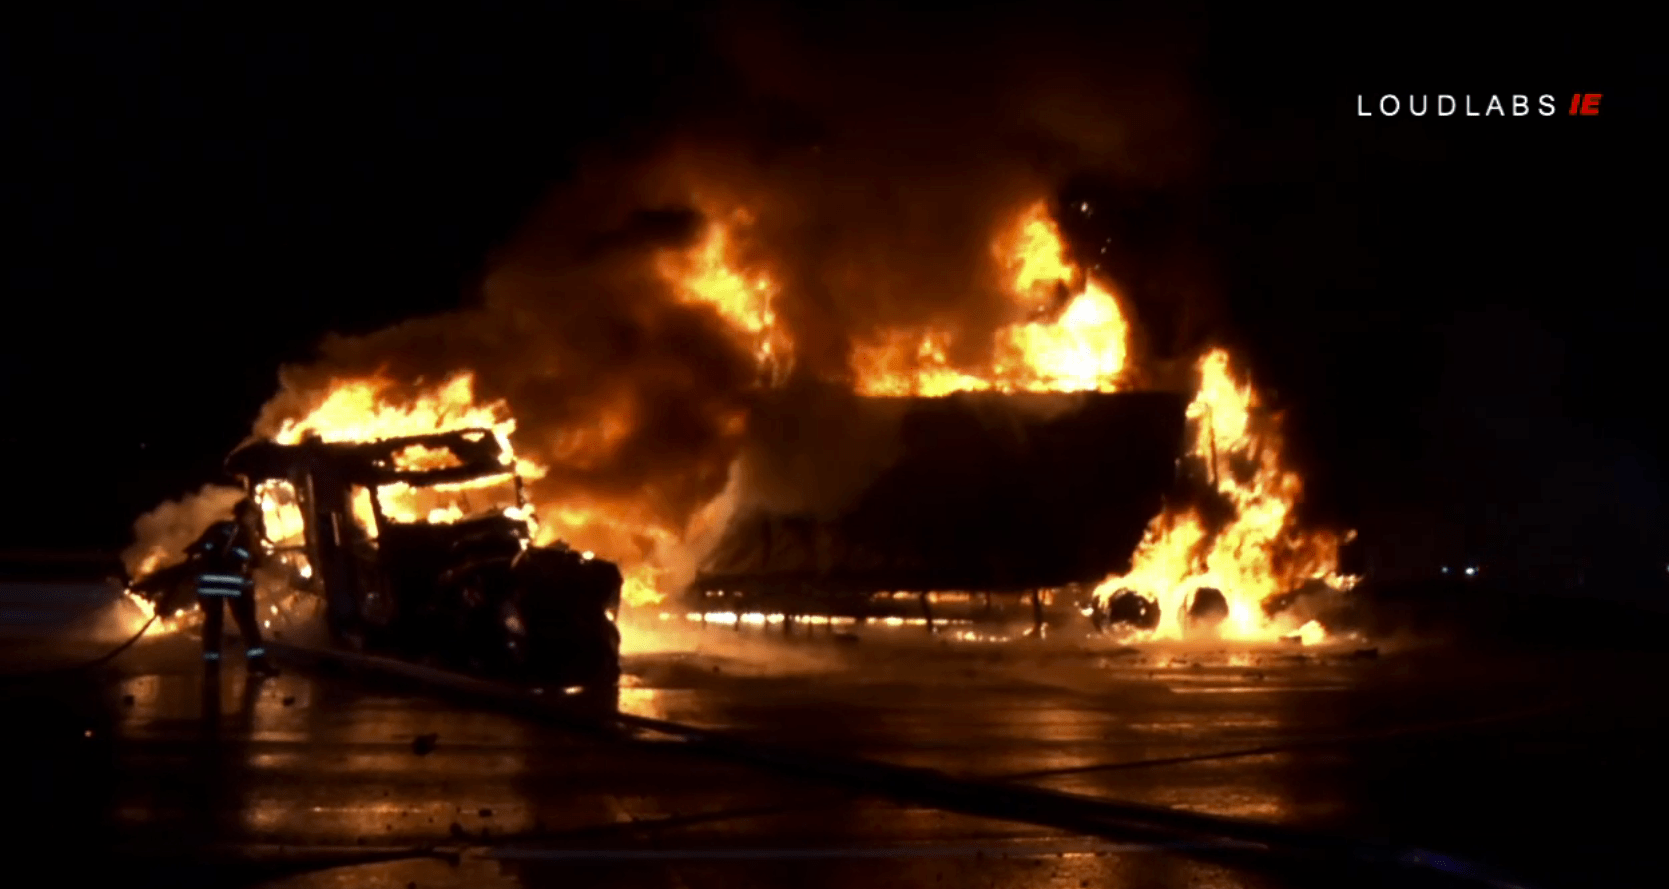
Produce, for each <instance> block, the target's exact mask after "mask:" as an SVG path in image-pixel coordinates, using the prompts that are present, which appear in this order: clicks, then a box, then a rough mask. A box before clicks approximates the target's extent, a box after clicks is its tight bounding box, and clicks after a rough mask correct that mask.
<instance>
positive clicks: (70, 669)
mask: <svg viewBox="0 0 1669 889" xmlns="http://www.w3.org/2000/svg"><path fill="white" fill-rule="evenodd" d="M156 619H157V615H154V614H153V615H151V617H150V619H149V620H147V621H145V624H144V626H141V627H140V628H139V632H137V633H134V634H133V636H132V637H131V638H129V639H128V640H127V641H126V642H123V643H122V644H120V645H118V646H116V647H115V648H112V649H110V650H109V651H107V652H105V653H104V654H101V655H99V656H98V657H96V658H93V659H92V660H90V661H86V662H83V663H79V664H71V665H70V666H67V667H53V668H51V669H47V670H19V671H16V672H10V673H0V679H33V678H35V677H39V676H59V675H67V674H70V673H80V672H81V671H83V670H91V669H93V668H94V667H98V666H102V665H104V664H106V663H109V662H110V661H112V660H115V659H116V657H117V656H119V655H120V654H121V653H122V652H124V651H127V650H128V649H129V648H132V647H133V643H135V642H138V641H139V640H140V639H141V638H143V637H144V635H145V631H146V630H149V629H150V628H151V624H154V623H156Z"/></svg>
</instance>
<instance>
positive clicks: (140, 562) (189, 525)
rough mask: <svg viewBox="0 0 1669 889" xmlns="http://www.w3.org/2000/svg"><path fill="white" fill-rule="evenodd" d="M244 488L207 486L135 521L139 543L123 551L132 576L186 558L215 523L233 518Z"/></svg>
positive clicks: (136, 539)
mask: <svg viewBox="0 0 1669 889" xmlns="http://www.w3.org/2000/svg"><path fill="white" fill-rule="evenodd" d="M242 497H243V491H241V490H239V489H237V488H226V487H220V486H218V485H204V486H203V487H202V489H201V490H199V491H198V492H197V493H195V494H188V495H186V496H184V497H181V498H180V499H178V500H170V501H168V502H167V503H164V504H162V505H161V506H158V507H157V508H156V509H153V510H151V511H150V512H148V513H145V514H144V515H142V516H140V517H139V519H138V520H137V521H135V522H134V523H133V533H134V539H135V541H136V542H135V543H134V545H133V546H130V547H128V548H127V549H126V550H125V551H123V553H122V564H123V565H124V566H126V567H127V572H128V576H129V577H139V576H141V575H143V574H145V573H147V572H150V571H154V570H156V569H158V568H166V567H168V566H169V565H172V564H174V563H176V562H179V561H181V560H183V559H184V558H185V556H184V550H185V548H186V547H188V546H190V545H191V544H192V543H193V542H195V541H196V540H197V538H199V537H201V536H202V535H203V532H204V531H207V530H208V528H209V526H210V525H212V524H214V523H215V522H218V521H222V520H224V519H230V518H232V507H233V505H235V504H236V503H237V502H238V500H240V499H242Z"/></svg>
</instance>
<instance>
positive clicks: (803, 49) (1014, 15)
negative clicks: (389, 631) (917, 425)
mask: <svg viewBox="0 0 1669 889" xmlns="http://www.w3.org/2000/svg"><path fill="white" fill-rule="evenodd" d="M708 24H709V28H708V30H707V32H706V33H705V34H703V35H702V36H701V38H700V39H702V40H705V41H707V42H708V44H709V46H708V49H709V50H710V52H711V54H712V55H713V56H714V57H715V58H716V59H719V60H722V61H721V64H719V65H718V66H717V67H715V69H714V71H713V72H711V77H710V78H707V79H704V80H703V81H702V83H703V84H706V85H707V88H706V89H705V91H695V93H694V94H689V93H690V92H691V91H690V90H685V93H686V94H687V95H686V100H687V101H685V102H684V106H683V107H682V108H680V109H679V110H678V112H677V113H676V114H673V115H670V116H668V117H666V118H664V119H660V120H656V121H650V122H648V123H647V124H646V125H645V126H640V127H637V128H635V129H634V130H632V131H631V132H630V133H629V134H628V135H629V138H625V139H622V140H614V141H609V142H606V143H603V144H600V145H599V146H598V147H597V149H596V150H595V151H594V152H593V156H592V157H590V158H589V159H588V160H587V161H586V162H585V163H583V164H582V165H581V167H580V172H579V174H578V175H577V176H575V177H574V179H573V180H572V181H571V182H569V183H568V184H567V185H565V186H564V187H563V188H562V189H560V190H559V191H558V192H557V193H556V194H554V195H552V197H551V199H550V201H549V203H548V205H547V206H546V207H545V208H544V210H543V211H542V212H540V213H539V214H537V216H536V217H535V218H534V219H533V220H532V221H531V223H530V224H529V225H528V226H527V228H526V230H525V231H523V232H522V233H521V235H520V236H519V237H518V238H516V240H515V241H514V242H513V243H511V244H509V245H507V246H506V247H505V248H504V250H503V251H502V252H501V254H500V255H499V256H498V257H497V259H496V262H495V265H494V269H493V271H492V272H491V273H490V275H489V276H488V278H487V280H486V282H485V286H484V287H483V290H482V298H481V300H480V302H479V305H477V306H475V307H473V308H472V309H471V310H469V311H466V312H461V313H458V314H455V315H448V316H444V317H437V318H426V319H420V320H416V321H412V322H410V323H407V324H404V325H400V326H398V327H394V328H391V329H388V330H385V331H382V332H379V333H376V334H373V335H370V336H366V337H360V338H351V339H350V338H332V339H330V340H328V341H327V342H325V343H324V344H323V346H322V348H321V354H320V360H319V361H318V362H317V363H316V364H314V365H312V366H309V367H305V368H291V369H288V370H287V371H286V373H285V376H284V386H285V393H284V394H283V395H282V396H281V397H280V398H279V399H277V400H275V402H274V403H273V404H272V405H270V406H269V408H268V410H267V412H266V413H265V414H264V415H263V417H262V420H261V422H260V423H259V425H258V429H257V432H260V433H267V434H270V433H271V432H273V431H274V430H275V429H276V425H277V423H278V422H279V421H280V420H281V419H282V418H284V417H287V416H296V415H297V414H298V413H300V412H301V411H304V410H305V409H306V407H307V406H308V405H309V404H311V403H312V402H313V401H314V400H316V398H317V397H318V395H319V394H320V393H321V392H322V391H323V390H324V389H325V388H326V387H327V386H328V384H329V381H330V380H331V379H333V378H336V377H340V376H344V375H357V374H367V373H372V372H376V371H384V372H386V374H387V375H389V376H390V377H393V378H395V379H399V380H404V381H408V382H414V383H415V382H416V381H419V380H424V381H431V382H432V381H438V380H439V379H441V378H443V377H445V376H446V375H447V374H449V373H450V372H453V371H456V370H459V369H473V370H474V371H475V372H476V374H477V391H478V394H479V395H480V396H481V397H483V398H500V397H502V398H505V399H507V400H508V402H509V403H510V405H511V407H512V409H513V411H514V413H515V416H516V418H517V421H518V426H519V428H518V433H517V446H518V448H520V449H522V450H524V451H527V452H529V453H530V454H531V455H533V456H536V457H538V458H540V459H541V460H542V462H545V463H546V464H548V465H549V466H550V467H551V473H550V475H549V476H548V477H546V478H545V479H543V480H541V481H540V482H538V483H537V485H536V486H535V494H536V496H538V497H539V498H541V499H542V500H546V501H549V502H562V501H564V500H565V499H566V500H573V499H580V500H587V501H597V502H608V503H614V504H622V505H630V506H631V507H632V508H633V509H634V510H636V511H637V514H639V515H642V516H644V517H646V518H649V519H652V520H653V521H655V522H658V523H661V524H663V525H664V526H666V527H670V528H677V527H679V526H680V525H681V523H682V522H683V521H684V520H686V519H687V518H688V517H689V516H690V515H691V514H692V512H693V511H694V510H695V509H697V508H698V507H699V506H700V505H701V504H703V503H706V502H707V501H709V500H710V499H712V498H713V497H714V496H715V495H717V494H718V493H719V492H720V491H721V490H722V489H723V488H724V486H725V484H726V480H727V478H728V475H727V473H728V470H729V468H730V466H731V464H732V462H733V461H734V460H735V458H736V457H737V456H738V455H739V454H741V453H742V451H743V448H744V438H743V433H742V431H741V427H740V425H739V424H738V418H739V417H743V416H745V415H746V413H747V412H748V411H749V409H750V407H751V406H752V404H753V399H754V398H755V396H754V395H753V394H752V390H753V384H754V382H755V379H756V375H755V369H754V365H753V362H752V359H751V356H750V353H749V348H750V347H749V344H748V343H747V342H746V341H744V340H743V339H740V338H738V336H737V335H736V334H735V332H734V331H732V330H731V329H730V328H728V327H727V326H726V324H725V323H724V322H723V320H722V319H721V318H720V317H719V316H718V315H717V314H716V313H715V312H713V311H711V310H709V309H706V308H704V307H701V306H690V305H684V304H681V303H679V301H678V300H677V298H676V295H675V294H674V293H673V291H672V290H671V289H670V288H669V287H668V286H667V284H666V282H665V281H664V280H662V279H661V277H660V276H658V275H657V274H656V272H655V270H654V258H655V256H656V253H657V251H660V250H664V249H667V248H676V247H682V246H689V245H691V244H693V243H695V242H696V241H697V239H698V238H699V237H700V235H701V232H702V228H703V226H702V223H703V221H704V217H703V214H704V213H707V212H713V211H717V210H722V209H728V208H731V207H745V208H746V209H747V210H749V211H750V212H751V213H752V214H753V218H754V224H753V225H752V226H751V227H749V228H748V230H747V232H748V235H747V237H746V238H745V239H744V240H743V241H742V242H741V243H739V244H738V245H737V246H738V249H739V251H740V252H741V254H742V258H743V260H744V262H745V263H746V264H748V265H749V266H751V267H753V268H756V269H758V270H762V271H765V272H767V273H768V274H769V275H770V276H771V277H772V279H773V280H774V281H775V282H776V283H777V285H778V287H779V288H780V296H779V301H778V304H777V311H778V314H779V316H780V319H781V323H782V324H783V325H785V326H786V329H787V331H788V333H789V334H790V336H791V339H792V341H793V343H794V350H795V355H796V368H797V371H798V372H799V373H800V374H802V375H803V376H805V377H816V378H839V377H841V376H842V375H843V374H845V373H846V372H847V367H846V363H847V356H848V349H849V347H850V345H851V343H852V342H853V341H854V340H858V339H863V338H866V337H869V336H870V335H872V334H874V333H875V332H877V331H879V330H882V329H884V328H888V327H893V326H897V325H906V326H907V325H921V324H929V323H931V324H935V325H941V326H948V327H950V328H952V329H953V330H955V331H957V333H958V334H960V335H962V336H961V337H960V339H959V342H960V343H962V344H963V347H962V351H961V352H960V353H959V354H955V355H953V356H952V357H953V358H959V359H963V360H967V361H969V362H977V361H978V360H979V359H980V358H982V357H983V355H982V352H983V350H984V349H985V347H986V344H988V342H989V340H990V337H989V334H990V332H991V331H993V330H994V329H995V328H996V327H997V326H998V325H1000V324H1003V323H1007V322H1009V321H1012V320H1014V316H1013V311H1014V310H1013V308H1012V307H1011V306H1010V304H1009V302H1008V300H1007V299H1006V298H1005V297H1004V295H1003V292H1002V290H1001V284H1000V281H999V278H998V273H999V271H1000V270H999V269H998V267H997V265H996V263H995V262H994V260H993V257H992V253H991V244H992V239H993V236H994V235H995V234H996V233H997V232H998V231H999V230H1000V229H1002V228H1003V227H1004V226H1005V225H1008V224H1009V223H1011V222H1012V220H1013V219H1014V217H1015V215H1016V214H1017V213H1018V212H1019V211H1020V210H1021V209H1023V208H1024V207H1026V206H1027V205H1029V204H1031V203H1033V202H1036V201H1038V200H1048V199H1051V198H1052V197H1053V195H1054V193H1055V192H1056V191H1057V190H1058V189H1059V188H1060V187H1061V186H1062V184H1063V183H1065V182H1066V181H1067V180H1068V179H1069V178H1070V177H1071V176H1074V175H1077V174H1080V173H1083V172H1085V171H1093V172H1097V173H1102V174H1107V175H1111V176H1114V177H1115V178H1119V179H1122V180H1126V181H1130V182H1139V183H1142V184H1143V186H1144V187H1156V186H1162V185H1164V184H1165V183H1169V182H1174V181H1178V180H1184V179H1186V178H1187V177H1189V176H1191V175H1192V174H1193V172H1194V169H1195V166H1196V164H1197V161H1198V149H1199V148H1200V147H1201V145H1200V140H1199V138H1198V135H1197V133H1196V130H1195V119H1194V116H1193V111H1192V108H1193V106H1192V103H1191V100H1190V96H1191V92H1190V83H1189V79H1188V69H1187V65H1188V64H1189V63H1190V60H1191V58H1192V53H1191V51H1190V50H1191V46H1190V42H1189V41H1190V39H1191V38H1190V32H1189V31H1188V29H1187V28H1184V27H1180V26H1178V25H1176V24H1175V23H1165V22H1155V21H1136V20H1133V19H1129V18H1128V17H1126V18H1125V19H1124V20H1119V19H1118V18H1117V17H1115V16H1113V15H1112V14H1109V13H1097V14H1094V15H1091V14H1090V13H1088V12H1086V11H1085V10H1084V9H1075V10H1062V9H1048V8H1043V7H1037V6H1031V7H1025V8H1021V9H1017V10H1014V11H1011V12H1006V13H993V12H989V11H985V12H962V11H946V12H933V13H931V14H929V13H915V12H908V11H899V10H897V9H894V8H883V7H878V6H867V5H866V6H858V7H851V6H848V7H842V8H838V9H837V8H833V7H826V8H823V9H822V10H820V11H817V12H800V13H790V12H788V11H786V10H782V9H777V8H772V7H764V6H757V5H742V6H727V7H722V8H720V9H719V10H718V11H717V12H716V13H715V15H714V16H713V17H712V18H711V19H710V20H709V21H708ZM527 113H529V114H546V113H553V114H554V113H560V110H559V109H541V108H529V109H528V110H527ZM482 138H485V139H490V138H492V135H491V134H490V133H483V134H482ZM1111 271H1112V272H1113V274H1114V275H1115V277H1116V274H1117V270H1116V269H1115V270H1111ZM806 391H807V392H812V391H814V390H813V389H807V390H806ZM814 397H815V396H813V395H809V394H808V395H807V398H814ZM609 422H615V423H618V424H620V426H621V428H622V429H624V430H625V431H624V432H623V434H622V435H621V437H620V438H619V439H618V440H617V441H615V442H614V443H613V444H612V445H611V446H610V447H607V448H598V449H589V450H587V449H583V448H582V449H581V452H579V453H571V452H569V451H567V450H565V449H566V448H569V447H570V446H571V445H572V439H573V436H574V435H575V434H576V433H585V432H586V431H587V430H595V429H597V428H598V427H599V425H603V426H606V425H608V423H609ZM777 425H778V426H779V427H780V423H778V424H777ZM805 428H806V429H812V428H815V427H814V425H809V426H807V427H805ZM779 431H780V428H779ZM883 437H884V436H883ZM796 440H798V441H799V442H800V443H802V444H803V445H805V448H806V450H807V452H808V456H806V457H805V458H804V459H803V460H802V461H800V462H798V463H795V464H794V468H792V469H782V470H781V471H782V472H790V473H793V474H798V473H812V474H816V473H818V472H829V471H832V467H833V466H834V463H833V462H832V455H825V456H829V459H822V460H820V459H819V457H818V455H817V454H816V449H817V447H818V445H819V443H822V445H823V447H824V448H825V449H829V448H834V447H837V446H838V447H839V448H841V449H846V448H847V446H848V445H849V444H850V442H848V441H843V440H842V439H840V438H838V437H820V436H812V435H800V436H798V437H797V439H796ZM831 442H833V443H831ZM885 451H886V448H885V447H881V446H879V445H877V449H876V453H885ZM848 462H849V463H853V461H848ZM874 462H875V461H869V463H865V461H863V460H856V461H855V463H853V465H856V466H858V467H859V468H858V469H853V470H852V472H853V473H854V474H857V475H862V474H864V473H866V472H870V471H871V470H872V469H873V466H870V465H869V464H872V463H874ZM866 467H867V468H866ZM757 480H758V483H759V484H760V486H761V488H762V489H764V488H767V487H770V486H771V480H769V479H766V478H764V477H763V476H761V477H759V478H758V479H757ZM777 481H781V480H780V479H778V480H777Z"/></svg>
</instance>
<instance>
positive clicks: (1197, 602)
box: [1183, 587, 1229, 632]
mask: <svg viewBox="0 0 1669 889" xmlns="http://www.w3.org/2000/svg"><path fill="white" fill-rule="evenodd" d="M1228 616H1229V600H1228V597H1226V596H1224V595H1223V591H1222V590H1218V589H1214V588H1212V587H1200V588H1199V589H1197V590H1195V591H1194V592H1193V594H1192V595H1190V596H1189V597H1188V606H1187V608H1186V609H1185V610H1184V611H1183V622H1184V625H1185V626H1186V627H1187V628H1188V629H1189V630H1190V631H1195V630H1197V631H1203V632H1209V631H1211V630H1215V629H1216V628H1217V625H1218V624H1220V623H1222V622H1223V619H1224V618H1226V617H1228Z"/></svg>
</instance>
